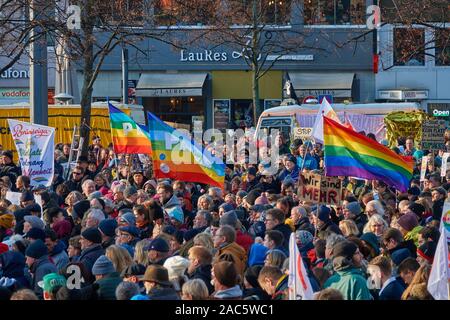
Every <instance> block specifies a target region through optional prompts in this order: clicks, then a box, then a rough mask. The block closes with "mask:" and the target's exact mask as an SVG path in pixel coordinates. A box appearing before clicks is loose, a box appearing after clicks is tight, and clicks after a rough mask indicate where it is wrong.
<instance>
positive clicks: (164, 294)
mask: <svg viewBox="0 0 450 320" xmlns="http://www.w3.org/2000/svg"><path fill="white" fill-rule="evenodd" d="M142 281H144V286H145V290H146V292H147V295H148V297H149V298H150V300H180V298H179V297H178V295H177V292H176V291H175V289H174V288H173V287H172V283H171V282H170V281H169V272H168V271H167V269H166V268H164V267H163V266H161V265H154V264H153V265H150V266H148V267H147V270H146V271H145V275H144V278H143V279H142Z"/></svg>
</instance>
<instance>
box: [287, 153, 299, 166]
mask: <svg viewBox="0 0 450 320" xmlns="http://www.w3.org/2000/svg"><path fill="white" fill-rule="evenodd" d="M286 161H290V162H293V163H295V164H296V163H297V159H296V158H295V157H294V156H293V155H292V154H291V155H289V156H287V158H286Z"/></svg>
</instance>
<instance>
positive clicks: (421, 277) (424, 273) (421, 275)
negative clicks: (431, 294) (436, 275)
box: [402, 264, 431, 300]
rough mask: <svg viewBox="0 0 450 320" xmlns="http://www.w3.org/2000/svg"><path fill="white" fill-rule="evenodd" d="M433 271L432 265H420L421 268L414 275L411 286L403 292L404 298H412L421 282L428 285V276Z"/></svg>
mask: <svg viewBox="0 0 450 320" xmlns="http://www.w3.org/2000/svg"><path fill="white" fill-rule="evenodd" d="M430 272H431V265H429V264H426V265H423V266H420V268H419V269H418V270H417V271H416V274H415V275H414V278H413V279H412V281H411V283H410V284H409V286H408V287H407V288H406V290H405V291H404V292H403V294H402V300H408V299H410V298H414V291H416V290H417V288H416V286H418V285H420V284H425V285H427V283H428V278H429V276H430Z"/></svg>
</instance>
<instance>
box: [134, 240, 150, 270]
mask: <svg viewBox="0 0 450 320" xmlns="http://www.w3.org/2000/svg"><path fill="white" fill-rule="evenodd" d="M148 244H150V240H148V239H144V240H141V241H139V242H138V243H136V246H135V247H134V256H133V260H134V262H136V263H139V264H142V265H143V266H146V265H148V255H147V250H145V249H144V248H145V247H146V246H147V245H148Z"/></svg>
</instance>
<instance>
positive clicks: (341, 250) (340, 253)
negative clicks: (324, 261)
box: [333, 240, 358, 260]
mask: <svg viewBox="0 0 450 320" xmlns="http://www.w3.org/2000/svg"><path fill="white" fill-rule="evenodd" d="M357 249H358V246H357V245H356V244H354V243H353V242H351V241H348V240H345V241H341V242H338V243H336V244H335V245H334V247H333V258H336V257H344V258H347V259H349V260H350V259H352V257H353V255H354V254H355V252H356V250H357Z"/></svg>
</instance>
